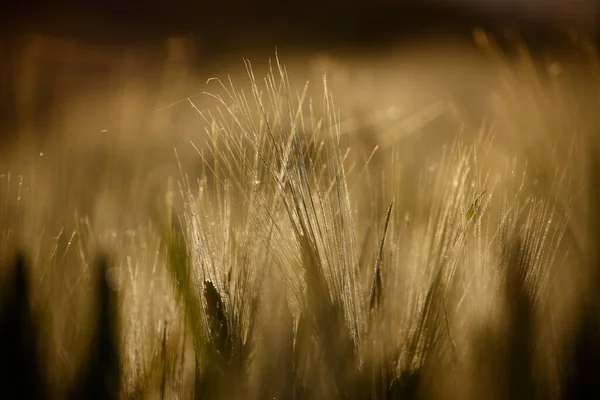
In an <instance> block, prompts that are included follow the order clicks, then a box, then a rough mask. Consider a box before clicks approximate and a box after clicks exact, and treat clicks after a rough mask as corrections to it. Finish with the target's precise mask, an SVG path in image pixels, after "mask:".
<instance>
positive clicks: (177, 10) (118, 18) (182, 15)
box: [0, 0, 598, 52]
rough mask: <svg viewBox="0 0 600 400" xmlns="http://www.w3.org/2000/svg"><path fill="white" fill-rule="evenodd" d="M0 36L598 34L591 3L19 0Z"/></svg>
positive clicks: (334, 40)
mask: <svg viewBox="0 0 600 400" xmlns="http://www.w3.org/2000/svg"><path fill="white" fill-rule="evenodd" d="M1 18H2V20H1V21H0V22H1V23H2V29H3V31H4V34H5V35H7V34H8V35H10V34H13V33H23V32H30V31H35V32H38V33H47V34H54V35H66V36H77V37H80V38H81V39H82V40H88V41H91V42H111V41H112V42H118V43H123V44H128V43H130V44H135V43H137V42H140V41H143V40H151V39H152V38H153V37H161V36H165V35H167V34H174V33H185V34H193V35H197V36H198V37H199V38H201V39H202V41H203V44H204V51H210V50H212V51H216V52H219V51H220V52H222V51H228V50H231V49H232V48H240V47H244V48H250V47H261V46H268V47H269V48H270V49H273V47H274V46H287V47H289V46H299V47H313V48H324V47H330V46H349V47H372V46H379V45H386V43H390V42H402V41H404V40H406V41H410V40H414V39H419V38H420V37H422V36H426V35H434V34H458V35H469V34H470V32H471V29H472V27H473V26H474V25H479V26H482V27H485V28H488V29H491V30H493V29H496V28H497V27H498V26H501V25H502V26H504V25H516V26H519V27H520V28H521V30H522V31H523V32H524V34H525V35H527V36H529V40H531V41H532V45H533V46H535V45H536V43H542V42H544V43H548V42H555V41H556V40H557V39H556V38H557V32H558V31H564V29H566V28H575V29H578V30H582V31H584V32H585V33H587V34H590V35H592V36H596V35H597V31H598V29H597V26H598V7H597V6H596V4H595V0H574V1H562V0H372V1H367V0H346V1H342V0H330V1H323V0H322V1H317V0H254V1H242V0H224V1H214V0H211V1H202V0H143V1H122V0H92V1H85V0H84V1H75V0H63V1H46V2H44V1H37V2H36V1H29V2H27V1H25V2H19V3H17V4H15V5H13V6H9V7H6V6H5V10H4V11H3V12H2V17H1Z"/></svg>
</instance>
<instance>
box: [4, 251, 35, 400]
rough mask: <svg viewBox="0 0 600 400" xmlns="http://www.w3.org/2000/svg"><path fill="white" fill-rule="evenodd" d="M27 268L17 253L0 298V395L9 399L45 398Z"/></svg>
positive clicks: (21, 255) (22, 256)
mask: <svg viewBox="0 0 600 400" xmlns="http://www.w3.org/2000/svg"><path fill="white" fill-rule="evenodd" d="M28 269H29V268H28V266H27V265H26V262H25V258H24V255H23V254H22V253H20V252H19V253H17V255H16V259H15V263H14V265H13V266H12V267H11V268H10V269H9V270H10V272H11V279H9V280H8V281H7V282H5V283H4V285H2V289H3V290H2V292H1V294H2V297H1V298H0V300H1V301H2V302H1V303H0V354H2V356H1V357H0V393H1V394H2V397H5V398H10V399H17V398H19V399H32V400H33V399H43V398H46V396H47V393H46V391H45V389H44V387H45V382H44V379H43V377H44V370H43V368H42V364H41V363H40V360H39V356H38V354H37V348H38V345H39V343H38V337H37V332H38V330H37V329H36V326H35V324H34V323H33V318H32V314H31V306H30V299H29V282H28V279H27V275H28V273H29V271H28Z"/></svg>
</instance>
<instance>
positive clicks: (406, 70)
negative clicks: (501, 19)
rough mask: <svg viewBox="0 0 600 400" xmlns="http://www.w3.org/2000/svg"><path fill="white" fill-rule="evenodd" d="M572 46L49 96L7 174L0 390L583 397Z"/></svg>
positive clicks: (590, 311) (588, 348)
mask: <svg viewBox="0 0 600 400" xmlns="http://www.w3.org/2000/svg"><path fill="white" fill-rule="evenodd" d="M571 40H572V42H573V49H574V50H573V52H572V54H571V55H570V57H568V58H564V57H563V58H560V57H556V58H551V57H548V58H542V57H537V56H535V57H534V56H532V55H531V53H529V52H528V50H527V46H526V43H521V42H520V41H518V40H515V41H513V42H510V43H509V46H508V47H509V51H507V50H506V45H503V46H500V45H499V44H498V42H497V38H495V37H493V36H491V35H488V34H486V33H484V32H482V31H476V32H475V35H474V38H473V42H474V43H475V44H476V45H477V50H476V51H474V50H469V51H466V50H464V49H462V48H461V47H458V46H455V45H448V46H446V47H443V48H442V47H439V46H438V47H436V48H435V50H433V48H432V49H431V50H430V48H429V47H426V49H427V51H423V50H422V49H419V48H417V49H412V50H410V51H406V52H405V53H401V52H395V51H392V50H390V51H388V52H384V53H382V54H371V55H369V56H368V57H364V56H363V57H361V56H356V55H347V54H337V55H330V54H321V55H314V54H313V55H310V56H308V55H305V54H289V55H287V54H286V53H285V51H283V50H282V51H283V52H279V51H278V53H277V55H275V56H273V57H271V58H270V59H264V60H243V61H236V64H235V65H233V66H224V67H223V68H222V69H220V71H221V72H220V74H219V76H217V77H214V78H213V77H212V76H207V75H206V74H204V75H203V73H202V72H198V71H193V72H192V71H191V70H190V69H186V67H185V65H183V64H184V63H183V62H179V61H177V60H175V61H172V64H170V65H172V68H171V69H170V70H168V69H167V70H166V71H167V72H169V71H170V73H171V75H168V76H167V77H165V76H166V75H163V81H162V82H166V83H164V85H166V86H164V87H167V89H164V87H161V88H159V89H156V87H158V85H156V87H154V86H152V87H147V86H146V82H154V75H152V73H151V72H144V70H143V69H139V68H142V66H143V63H142V64H136V63H132V64H129V68H130V69H128V70H125V72H124V73H123V75H120V78H119V79H120V80H111V82H113V83H114V85H113V86H109V85H102V84H97V85H95V86H94V85H87V86H80V88H85V90H83V89H81V90H73V91H72V92H69V93H68V95H65V96H63V97H62V98H61V101H62V102H61V103H60V106H58V107H57V108H56V109H55V110H54V111H53V112H51V113H50V114H49V115H50V119H47V120H45V121H46V122H45V123H46V124H47V126H43V127H44V128H48V131H49V132H50V131H51V132H53V133H48V135H47V136H44V139H43V140H40V141H35V140H31V141H24V142H19V143H17V144H9V145H7V146H5V148H3V149H2V150H3V155H2V162H1V163H0V167H1V168H2V170H1V171H0V201H1V205H0V233H1V235H2V236H1V237H0V248H1V251H0V258H1V262H2V266H3V267H2V268H0V278H1V280H0V282H2V283H3V285H4V283H6V284H5V285H4V286H2V288H3V289H4V288H6V289H5V290H2V291H1V292H0V293H1V294H2V297H0V300H1V301H2V302H1V303H0V305H1V306H2V307H1V308H0V311H1V313H0V347H1V348H2V350H1V351H2V352H3V354H6V355H7V356H6V357H3V360H2V361H0V364H1V368H0V390H1V391H4V393H7V396H9V397H8V398H15V396H16V397H18V398H53V399H54V398H151V399H153V398H161V399H179V398H181V399H187V398H196V399H200V398H203V399H204V398H208V399H267V398H269V399H272V398H276V399H296V398H297V399H338V398H348V399H417V398H418V399H426V398H434V399H445V398H448V399H455V398H465V399H483V398H486V399H509V398H510V399H520V398H522V399H525V398H527V399H531V398H544V399H547V398H556V399H564V398H567V399H571V398H588V397H593V396H594V394H595V393H597V392H598V391H599V390H600V388H599V387H598V386H597V384H596V383H595V382H596V381H597V379H596V376H595V374H596V373H597V372H596V371H597V369H596V367H597V366H599V365H600V347H598V343H600V340H599V339H598V334H599V333H600V332H599V329H600V326H599V325H598V323H599V322H600V320H599V318H600V311H599V310H598V309H597V306H596V296H597V295H598V293H600V288H598V287H597V285H598V282H599V281H598V279H599V277H598V274H599V273H600V271H599V270H598V252H597V250H596V241H597V240H598V238H599V237H600V236H599V233H598V230H599V229H600V222H599V220H598V214H599V213H600V211H599V210H600V203H598V193H597V185H598V174H599V173H600V171H599V166H598V164H597V162H596V156H597V155H598V154H600V153H599V152H598V147H597V146H598V145H599V143H598V142H597V140H598V138H597V134H598V132H597V130H598V127H599V126H600V125H599V124H598V122H599V121H598V117H597V114H596V111H597V108H598V104H600V103H599V102H598V101H599V100H600V99H599V98H598V95H599V94H600V92H599V90H598V89H600V80H599V79H600V78H599V76H598V72H599V69H598V67H599V65H600V64H599V63H598V59H597V53H596V51H595V47H594V46H593V45H592V44H590V43H588V42H587V41H585V40H584V39H581V38H578V37H572V38H571ZM509 53H510V54H509ZM118 60H121V59H120V58H119V59H118ZM119 62H120V61H119ZM136 68H138V69H136ZM132 71H133V72H132ZM205 72H206V71H205ZM228 72H230V73H229V75H228ZM145 74H146V75H145ZM84 77H85V75H84ZM208 78H211V79H208ZM65 79H67V81H68V77H67V78H65ZM136 79H137V80H136ZM73 82H75V81H73ZM77 84H79V83H77ZM157 90H158V92H159V93H158V94H157V93H156V91H157ZM160 90H162V91H160ZM107 93H108V94H107ZM115 93H117V94H118V96H117V95H115ZM115 96H117V97H115ZM31 115H34V114H31ZM28 129H32V128H31V126H29V127H28ZM30 138H31V136H30ZM15 143H16V142H15ZM17 250H19V251H21V252H22V253H20V254H23V255H22V256H20V257H18V258H17V261H14V257H15V252H16V251H17ZM11 282H12V283H11ZM28 304H30V306H28ZM30 314H31V315H30ZM20 330H21V331H20ZM15 332H17V333H19V332H21V333H22V335H20V336H19V335H16V334H15ZM23 332H26V333H27V335H25V334H24V333H23ZM19 349H28V351H29V353H27V354H25V352H23V351H20V350H19ZM32 350H34V351H32ZM26 361H28V363H27V362H26ZM11 396H13V397H11Z"/></svg>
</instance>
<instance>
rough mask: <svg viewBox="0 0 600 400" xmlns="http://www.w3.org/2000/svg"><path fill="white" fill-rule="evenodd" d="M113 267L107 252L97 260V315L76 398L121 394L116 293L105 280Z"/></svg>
mask: <svg viewBox="0 0 600 400" xmlns="http://www.w3.org/2000/svg"><path fill="white" fill-rule="evenodd" d="M108 268H109V264H108V259H107V258H106V256H104V255H100V256H98V258H97V260H96V285H97V288H96V291H97V293H96V296H97V304H96V310H97V313H96V315H97V318H96V321H95V330H94V331H93V333H92V339H91V342H90V345H89V352H88V354H87V356H86V357H85V364H84V367H83V368H82V374H81V376H79V377H78V378H77V381H76V383H75V387H74V390H73V393H72V396H73V398H75V399H81V398H86V399H118V398H120V396H121V393H120V390H121V382H120V381H121V359H120V348H119V340H118V335H119V327H118V315H119V313H118V309H117V299H116V294H115V293H114V292H113V291H112V290H111V289H110V288H109V287H108V284H107V283H106V280H105V275H106V271H107V270H108Z"/></svg>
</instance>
